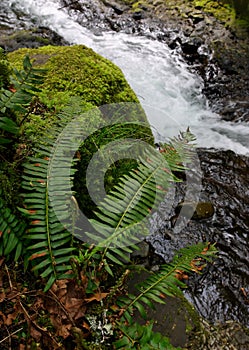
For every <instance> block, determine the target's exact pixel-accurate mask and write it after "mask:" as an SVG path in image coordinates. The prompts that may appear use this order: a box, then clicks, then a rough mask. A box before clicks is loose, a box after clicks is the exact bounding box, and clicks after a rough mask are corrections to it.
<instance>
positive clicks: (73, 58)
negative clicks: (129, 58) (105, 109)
mask: <svg viewBox="0 0 249 350" xmlns="http://www.w3.org/2000/svg"><path fill="white" fill-rule="evenodd" d="M26 54H28V55H29V56H30V58H31V61H32V62H33V64H34V66H37V67H42V68H46V69H48V76H47V78H46V81H45V83H44V85H43V89H42V90H43V91H42V94H40V95H39V97H40V99H41V102H43V103H45V104H48V105H51V104H53V102H54V105H55V106H56V107H57V109H60V108H61V107H63V106H64V105H65V103H66V102H67V100H68V99H69V97H70V96H74V95H78V96H81V97H82V99H83V100H84V101H85V102H90V103H92V104H93V105H97V106H100V105H102V104H106V103H115V102H138V100H137V97H136V95H135V94H134V92H133V91H132V90H131V88H130V86H129V85H128V84H127V82H126V80H125V78H124V76H123V73H122V72H121V70H120V69H119V68H118V67H117V66H115V65H114V64H113V63H111V62H110V61H109V60H107V59H105V58H103V57H101V56H100V55H98V54H97V53H95V52H94V51H93V50H91V49H89V48H87V47H85V46H83V45H76V46H62V47H55V46H45V47H41V48H38V49H20V50H18V51H15V52H13V53H10V54H9V55H8V56H9V59H10V61H11V63H12V64H13V65H14V66H17V67H18V66H19V68H21V64H22V59H23V57H24V55H26ZM61 98H62V102H61V103H60V100H61Z"/></svg>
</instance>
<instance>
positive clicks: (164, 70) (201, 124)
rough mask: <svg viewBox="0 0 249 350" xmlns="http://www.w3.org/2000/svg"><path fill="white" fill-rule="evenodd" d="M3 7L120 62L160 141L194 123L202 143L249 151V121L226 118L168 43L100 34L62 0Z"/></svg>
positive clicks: (10, 2)
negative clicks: (77, 18)
mask: <svg viewBox="0 0 249 350" xmlns="http://www.w3.org/2000/svg"><path fill="white" fill-rule="evenodd" d="M1 6H2V10H4V9H5V11H9V16H10V18H12V20H13V21H19V26H20V24H21V26H22V27H24V28H29V27H32V26H44V27H48V28H50V29H52V30H53V31H55V32H56V33H57V34H59V35H60V36H62V37H63V38H64V39H65V40H66V41H68V42H69V43H71V44H84V45H86V46H88V47H91V48H92V49H93V50H94V51H96V52H98V53H99V54H101V55H103V56H104V57H106V58H108V59H110V60H111V61H112V62H114V63H115V64H117V65H118V66H119V67H120V68H121V69H122V71H123V73H124V75H125V77H126V79H127V81H128V82H129V84H130V86H131V87H132V88H133V90H134V91H135V93H136V94H137V96H138V98H139V99H140V102H141V104H142V105H143V107H144V109H145V111H146V113H147V116H148V119H149V122H150V124H151V126H152V130H153V133H154V135H155V137H156V139H157V140H164V139H165V138H166V139H167V138H168V137H172V136H176V135H177V134H178V133H179V130H182V131H183V130H185V129H186V128H187V127H188V126H189V127H190V129H191V131H192V132H193V133H194V134H195V135H196V138H197V144H198V146H200V147H207V148H210V147H214V148H218V149H230V150H233V151H235V152H236V153H239V154H249V126H248V125H247V124H243V123H236V124H235V123H231V122H226V121H221V120H220V117H219V116H218V115H217V114H215V113H213V112H212V111H211V110H210V108H209V106H208V103H207V101H206V99H205V97H204V96H203V95H202V92H201V91H202V84H203V82H202V80H201V78H200V77H199V76H198V75H196V74H194V73H191V72H190V70H189V68H188V66H187V64H186V63H185V62H183V60H182V59H181V58H180V57H179V56H177V55H176V54H174V53H172V51H171V50H170V49H169V48H168V47H167V46H166V45H165V44H163V43H160V42H158V41H156V40H153V39H149V38H146V37H142V36H135V35H131V34H125V33H121V32H119V33H116V32H103V33H98V34H97V35H96V33H93V32H91V31H90V30H88V29H87V28H85V27H83V26H81V25H80V24H78V23H77V22H75V21H74V19H73V18H71V17H70V16H69V14H68V13H67V12H66V10H65V9H61V8H60V2H59V0H53V1H52V0H2V5H1ZM17 13H18V14H19V15H16V14H17Z"/></svg>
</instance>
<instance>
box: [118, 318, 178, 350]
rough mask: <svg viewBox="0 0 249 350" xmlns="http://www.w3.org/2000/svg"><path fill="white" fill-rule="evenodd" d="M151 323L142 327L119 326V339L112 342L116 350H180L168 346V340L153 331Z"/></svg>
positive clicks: (135, 324)
mask: <svg viewBox="0 0 249 350" xmlns="http://www.w3.org/2000/svg"><path fill="white" fill-rule="evenodd" d="M152 328H153V323H150V324H148V325H146V326H142V325H140V324H138V323H132V324H130V325H129V326H125V325H119V330H120V331H121V333H122V335H121V339H119V340H116V341H115V342H114V346H115V349H117V350H127V349H130V350H138V349H139V350H166V349H167V350H180V348H175V347H174V346H173V345H171V344H170V341H169V338H167V337H165V336H163V335H162V334H160V333H158V332H154V331H153V329H152Z"/></svg>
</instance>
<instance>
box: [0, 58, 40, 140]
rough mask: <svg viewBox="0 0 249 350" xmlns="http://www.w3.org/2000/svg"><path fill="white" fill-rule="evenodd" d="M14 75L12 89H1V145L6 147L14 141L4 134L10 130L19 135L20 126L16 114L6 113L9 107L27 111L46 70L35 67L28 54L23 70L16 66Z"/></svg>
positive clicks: (14, 109) (23, 111)
mask: <svg viewBox="0 0 249 350" xmlns="http://www.w3.org/2000/svg"><path fill="white" fill-rule="evenodd" d="M13 71H14V75H11V76H10V77H9V79H10V83H11V84H12V88H11V90H8V89H6V88H4V87H2V88H1V90H0V112H1V113H0V131H2V132H3V133H2V134H0V146H2V147H4V145H5V144H8V143H10V142H12V139H11V138H10V137H8V136H6V135H5V134H4V132H8V133H10V134H13V135H17V134H18V132H19V127H18V125H17V123H16V121H15V120H14V115H13V116H11V117H9V115H5V113H6V112H7V109H9V110H11V112H12V113H13V112H15V111H18V112H21V113H26V112H27V107H28V106H29V104H30V102H31V100H32V97H33V96H34V95H35V94H36V93H37V92H39V91H40V90H39V89H38V88H37V86H38V85H41V84H42V83H43V81H44V76H45V72H46V71H45V70H42V69H35V68H33V67H32V64H31V62H30V60H29V57H28V56H26V57H25V58H24V60H23V70H20V71H18V70H17V69H15V68H14V70H13Z"/></svg>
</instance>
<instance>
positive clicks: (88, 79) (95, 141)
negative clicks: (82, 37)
mask: <svg viewBox="0 0 249 350" xmlns="http://www.w3.org/2000/svg"><path fill="white" fill-rule="evenodd" d="M25 55H28V56H29V57H30V60H31V62H32V64H33V66H34V67H35V68H42V69H46V70H47V74H46V77H45V80H44V83H43V85H42V86H41V92H38V94H37V98H36V99H35V100H34V101H33V103H32V104H31V107H30V113H29V114H28V116H25V118H24V116H23V115H18V116H17V118H18V120H19V123H21V124H22V125H21V130H20V131H21V132H20V134H21V135H20V139H19V140H18V141H19V145H17V146H16V148H17V149H18V148H19V146H20V144H24V145H25V147H26V148H25V154H23V153H22V154H21V155H20V157H22V158H25V155H26V154H28V153H32V147H33V145H34V144H35V143H37V142H38V141H39V139H40V137H41V136H44V135H45V136H46V135H48V134H49V133H51V132H52V130H53V127H54V126H56V125H57V124H58V117H57V114H58V112H61V111H62V110H63V108H64V107H65V106H66V105H67V104H68V102H69V101H70V99H71V98H72V96H80V97H81V98H82V106H81V108H82V112H83V113H84V112H87V111H89V110H91V109H92V108H93V107H95V106H101V117H102V118H103V119H108V122H110V123H113V124H115V123H116V121H117V119H118V118H120V117H121V124H120V125H115V126H114V127H111V128H110V129H108V127H107V128H105V129H101V130H98V131H97V133H95V134H94V135H91V137H89V138H88V139H87V140H86V141H85V142H84V144H82V146H81V148H80V153H81V157H80V159H81V160H80V161H79V162H78V169H79V172H78V176H77V177H76V180H75V190H76V192H77V193H78V196H77V199H78V201H79V205H80V207H81V209H83V208H86V207H87V209H88V211H89V209H90V211H91V208H94V206H92V205H91V204H89V195H88V192H87V190H86V182H85V172H86V170H87V166H88V163H89V161H90V160H91V157H92V155H93V154H94V153H95V152H97V151H98V149H99V148H101V146H103V145H106V144H107V143H108V142H111V141H113V140H114V139H115V140H117V139H119V138H135V139H142V140H144V141H146V142H149V143H153V136H152V133H151V130H150V128H149V125H148V122H147V119H146V115H145V113H144V111H143V109H142V107H141V106H140V104H139V103H138V99H137V97H136V95H135V93H134V92H133V90H132V89H131V87H130V86H129V84H128V83H127V81H126V79H125V77H124V75H123V73H122V71H121V70H120V69H119V68H118V67H117V66H116V65H114V64H113V63H112V62H110V61H109V60H107V59H105V58H103V57H102V56H100V55H98V54H97V53H95V52H94V51H93V50H92V49H89V48H87V47H85V46H83V45H76V46H60V47H55V46H45V47H40V48H37V49H19V50H17V51H14V52H11V53H9V54H8V59H9V61H10V65H11V67H15V68H17V69H22V62H23V59H24V57H25ZM127 102H129V103H130V104H128V107H127V104H126V103H127ZM117 104H118V105H117ZM133 105H134V107H132V106H133ZM104 106H106V107H104ZM109 106H110V107H109ZM111 106H114V107H111ZM130 106H131V107H130ZM85 115H86V118H87V113H86V114H85ZM124 115H125V116H127V117H126V118H125V120H124V118H123V119H122V117H123V116H124ZM98 116H99V114H98ZM109 119H110V120H109ZM23 120H24V122H23ZM124 121H125V122H127V121H128V122H134V121H135V122H136V121H139V122H142V123H144V124H145V125H143V126H140V125H137V124H136V125H134V124H132V125H131V126H128V127H124V126H122V122H124ZM107 124H108V123H107ZM97 125H98V123H97ZM18 157H19V155H18ZM22 161H23V159H22ZM134 166H136V162H135V163H134V162H131V161H129V160H128V161H127V160H126V161H124V162H122V161H121V162H119V163H118V164H115V166H113V169H112V170H111V171H109V173H108V176H107V177H108V181H106V182H107V183H108V184H109V185H107V187H108V188H111V187H112V186H113V184H115V183H116V182H117V178H118V177H119V176H121V175H123V174H124V173H127V172H128V171H129V170H130V169H131V168H134ZM15 181H16V179H15Z"/></svg>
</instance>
